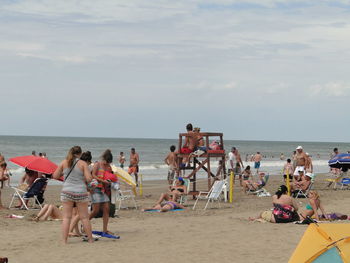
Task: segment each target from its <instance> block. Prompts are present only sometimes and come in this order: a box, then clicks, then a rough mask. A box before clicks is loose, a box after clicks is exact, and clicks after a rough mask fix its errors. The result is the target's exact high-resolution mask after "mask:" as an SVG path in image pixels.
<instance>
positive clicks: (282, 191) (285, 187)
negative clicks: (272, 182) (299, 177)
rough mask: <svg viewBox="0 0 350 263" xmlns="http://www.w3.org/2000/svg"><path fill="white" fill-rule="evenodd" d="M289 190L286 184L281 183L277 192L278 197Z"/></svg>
mask: <svg viewBox="0 0 350 263" xmlns="http://www.w3.org/2000/svg"><path fill="white" fill-rule="evenodd" d="M287 192H288V188H287V186H285V185H281V186H280V187H279V188H278V190H277V192H276V193H275V194H276V195H277V199H279V198H280V197H281V195H283V194H286V193H287Z"/></svg>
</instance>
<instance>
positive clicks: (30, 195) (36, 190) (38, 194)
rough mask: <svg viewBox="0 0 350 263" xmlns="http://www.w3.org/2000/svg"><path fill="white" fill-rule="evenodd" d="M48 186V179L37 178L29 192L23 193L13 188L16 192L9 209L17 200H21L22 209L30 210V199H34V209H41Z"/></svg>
mask: <svg viewBox="0 0 350 263" xmlns="http://www.w3.org/2000/svg"><path fill="white" fill-rule="evenodd" d="M46 185H47V178H37V179H35V181H34V183H33V184H32V186H31V187H30V188H29V189H28V190H27V191H22V190H21V189H18V188H16V187H11V188H12V189H13V190H14V193H13V194H12V199H11V202H10V205H9V208H11V206H12V204H13V201H14V200H15V199H19V200H20V201H21V203H22V207H24V208H25V209H27V210H29V208H28V205H27V203H28V201H29V200H30V199H34V204H33V208H35V207H36V205H39V207H40V208H42V206H41V204H42V203H43V202H44V192H45V187H46Z"/></svg>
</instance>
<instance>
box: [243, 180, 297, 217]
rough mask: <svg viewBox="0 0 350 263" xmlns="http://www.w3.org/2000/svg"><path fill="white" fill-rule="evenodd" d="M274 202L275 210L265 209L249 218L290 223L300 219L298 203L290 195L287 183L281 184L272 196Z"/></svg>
mask: <svg viewBox="0 0 350 263" xmlns="http://www.w3.org/2000/svg"><path fill="white" fill-rule="evenodd" d="M272 204H273V207H274V208H273V211H271V210H267V211H264V212H262V213H261V214H260V215H259V216H258V217H256V218H249V220H251V221H254V220H258V221H260V220H265V221H267V222H271V223H289V222H293V221H298V220H299V215H298V213H297V211H298V204H297V203H296V201H295V200H294V199H293V198H292V197H290V196H289V195H288V189H287V187H286V186H285V185H281V186H280V187H279V188H278V190H277V192H276V193H275V195H274V196H272Z"/></svg>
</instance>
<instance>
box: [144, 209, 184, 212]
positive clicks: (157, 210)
mask: <svg viewBox="0 0 350 263" xmlns="http://www.w3.org/2000/svg"><path fill="white" fill-rule="evenodd" d="M182 210H184V209H182V208H178V209H172V210H169V211H168V212H172V211H182ZM144 212H160V210H159V209H150V210H146V211H144Z"/></svg>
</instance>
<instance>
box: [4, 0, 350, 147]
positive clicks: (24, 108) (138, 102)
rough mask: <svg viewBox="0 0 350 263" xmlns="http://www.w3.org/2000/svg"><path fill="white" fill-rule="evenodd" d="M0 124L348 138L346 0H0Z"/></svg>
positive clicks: (18, 130) (18, 131)
mask: <svg viewBox="0 0 350 263" xmlns="http://www.w3.org/2000/svg"><path fill="white" fill-rule="evenodd" d="M0 35H1V41H0V81H1V83H0V87H1V97H0V98H1V103H0V110H1V113H2V114H1V120H2V121H1V129H0V134H3V135H47V136H55V135H58V136H93V137H146V138H148V137H151V138H176V137H177V133H178V132H180V131H182V130H184V126H185V125H186V123H188V122H192V123H193V124H194V125H195V126H199V127H201V128H202V131H221V132H224V134H225V138H226V139H238V140H240V139H242V140H243V139H248V140H296V141H309V140H312V141H345V142H347V141H350V132H349V131H350V123H349V117H348V116H347V115H345V114H344V112H343V111H344V110H345V109H346V108H347V107H346V105H348V101H349V99H350V74H349V73H350V68H349V62H350V48H349V47H350V1H349V0H329V1H326V0H324V1H322V0H318V1H295V0H293V1H287V0H265V1H261V0H247V1H236V0H231V1H229V0H215V1H209V0H198V1H197V0H176V1H173V0H152V1H145V0H140V1H138V0H126V1H122V0H119V1H117V0H99V1H96V0H80V1H79V0H69V1H63V0H16V1H14V0H2V1H1V2H0Z"/></svg>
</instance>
